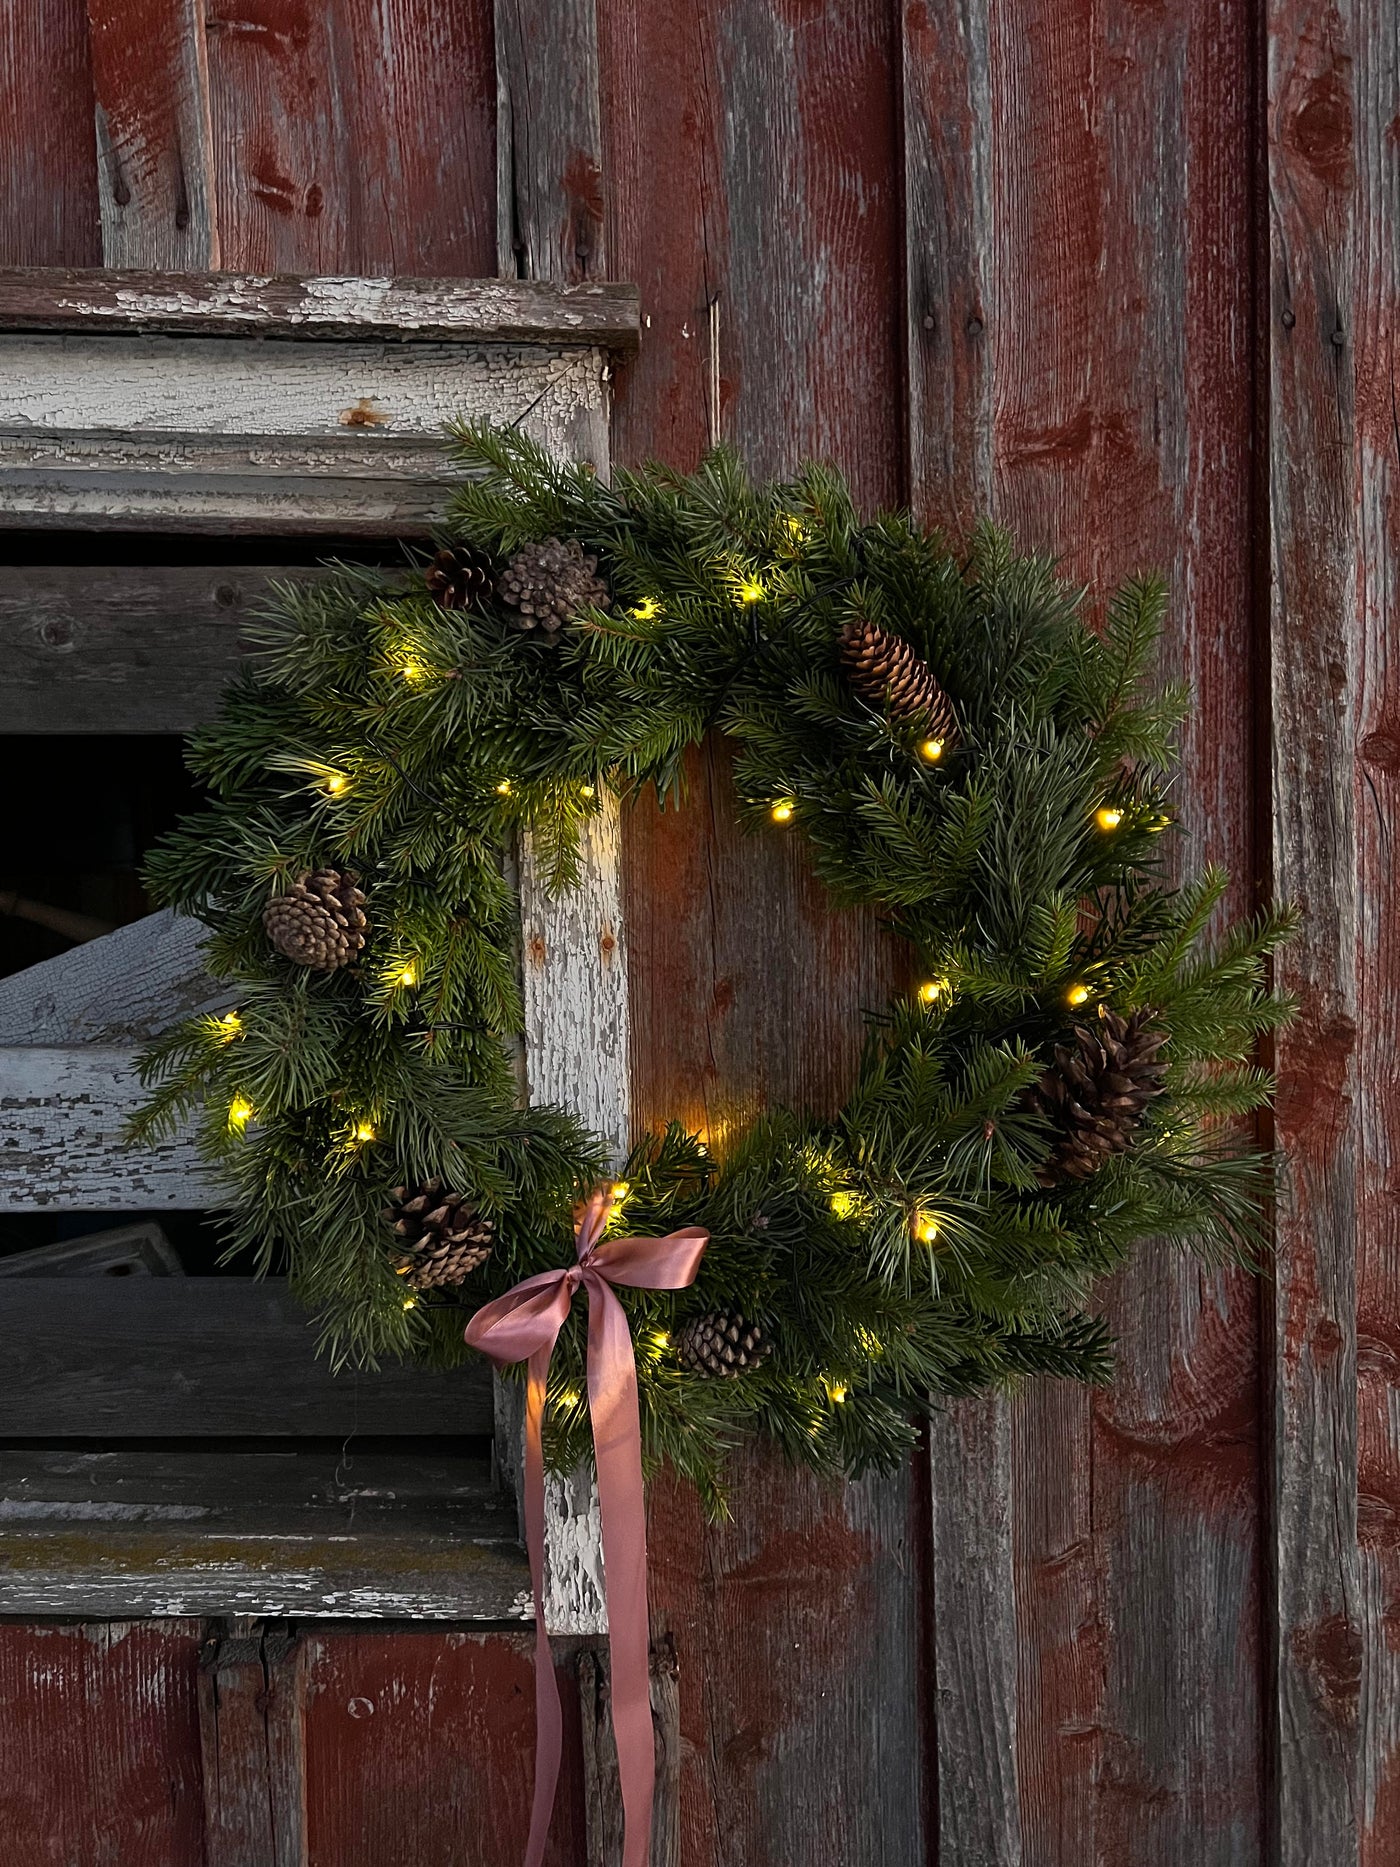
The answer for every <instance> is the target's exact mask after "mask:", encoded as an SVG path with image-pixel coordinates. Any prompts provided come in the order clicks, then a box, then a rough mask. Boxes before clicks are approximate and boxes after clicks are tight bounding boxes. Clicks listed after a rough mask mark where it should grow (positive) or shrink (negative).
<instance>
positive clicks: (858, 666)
mask: <svg viewBox="0 0 1400 1867" xmlns="http://www.w3.org/2000/svg"><path fill="white" fill-rule="evenodd" d="M841 662H842V666H843V667H844V668H845V670H846V679H847V680H848V681H849V682H850V683H851V686H852V687H854V688H855V690H856V692H857V693H858V694H859V695H860V696H861V698H862V699H863V700H868V701H869V702H870V704H871V706H873V707H883V708H884V710H885V711H886V713H888V714H889V716H890V718H891V719H892V720H894V721H895V722H896V723H897V724H899V725H902V726H914V725H917V726H918V727H919V729H920V730H921V731H923V732H926V733H927V734H928V735H929V737H930V738H931V739H941V740H942V741H943V743H944V745H945V746H951V745H954V744H956V742H957V737H958V722H957V718H956V716H955V715H954V713H953V703H952V702H951V701H950V700H949V698H948V696H947V694H945V693H944V691H943V689H942V688H941V687H940V686H939V684H938V681H937V679H936V677H935V676H934V673H933V670H932V669H931V668H930V667H929V665H928V663H927V662H925V661H921V660H920V659H919V657H918V656H917V655H916V654H915V653H914V651H913V649H912V648H911V647H910V646H909V644H908V643H907V642H906V641H905V640H904V639H903V638H902V637H901V636H898V635H891V634H890V632H889V630H888V629H882V628H881V627H880V625H879V623H878V622H871V621H870V619H869V618H868V617H866V616H854V617H852V619H851V620H850V621H849V622H848V623H847V624H846V626H845V628H844V629H843V630H842V631H841Z"/></svg>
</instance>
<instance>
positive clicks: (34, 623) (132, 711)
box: [0, 564, 317, 1041]
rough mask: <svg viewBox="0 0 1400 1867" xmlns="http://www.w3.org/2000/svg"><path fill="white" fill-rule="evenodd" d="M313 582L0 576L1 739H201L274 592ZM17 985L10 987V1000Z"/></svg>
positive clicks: (294, 570)
mask: <svg viewBox="0 0 1400 1867" xmlns="http://www.w3.org/2000/svg"><path fill="white" fill-rule="evenodd" d="M315 575H317V573H316V572H314V571H304V570H302V569H301V568H300V567H299V566H281V565H279V566H277V567H275V568H274V567H272V566H267V567H257V566H246V565H242V564H234V565H219V564H211V565H210V566H209V567H208V568H205V567H204V566H203V565H198V566H194V565H156V566H152V567H150V568H147V567H145V566H135V565H128V564H105V565H97V566H88V565H83V566H82V567H81V568H75V567H73V566H69V565H27V564H26V565H13V564H12V565H3V566H0V655H3V657H4V662H5V670H6V678H5V683H4V686H3V688H0V732H6V733H44V734H67V733H187V732H191V731H193V729H194V728H195V727H196V726H199V725H202V724H203V723H204V722H205V721H206V720H208V719H211V718H212V717H213V715H214V713H215V712H216V711H217V709H218V705H219V701H220V699H221V698H222V696H223V692H224V689H225V688H226V687H227V685H228V683H229V681H230V680H231V678H232V677H233V675H234V673H235V672H236V671H237V669H238V667H239V666H240V664H241V662H242V661H243V658H244V654H245V651H246V644H245V642H244V640H243V627H244V624H245V623H246V622H247V621H248V619H249V618H250V617H251V616H252V615H254V614H255V613H256V611H257V609H258V608H259V606H261V605H262V604H263V603H265V602H266V601H267V599H268V596H269V585H270V584H272V583H277V582H290V581H293V580H296V581H303V580H305V579H306V578H307V577H309V576H311V577H314V576H315ZM9 985H10V981H9V980H4V981H0V998H4V997H7V996H10V995H11V994H10V993H7V992H6V987H7V986H9ZM0 1028H3V1016H2V1015H0ZM39 1041H42V1040H39Z"/></svg>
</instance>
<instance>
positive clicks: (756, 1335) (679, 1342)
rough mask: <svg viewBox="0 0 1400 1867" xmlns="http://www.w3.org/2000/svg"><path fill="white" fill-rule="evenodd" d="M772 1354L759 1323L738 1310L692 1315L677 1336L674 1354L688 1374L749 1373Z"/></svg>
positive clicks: (769, 1343)
mask: <svg viewBox="0 0 1400 1867" xmlns="http://www.w3.org/2000/svg"><path fill="white" fill-rule="evenodd" d="M772 1352H773V1344H772V1342H771V1341H769V1339H768V1337H767V1335H766V1334H765V1333H764V1331H763V1329H762V1327H761V1326H760V1324H758V1323H756V1322H750V1321H749V1320H748V1318H747V1317H746V1316H744V1315H741V1313H740V1312H739V1311H738V1310H727V1309H721V1310H711V1312H710V1313H709V1315H707V1316H695V1317H693V1318H692V1319H691V1320H690V1321H689V1322H688V1323H686V1324H685V1326H684V1328H682V1329H681V1330H680V1332H679V1334H678V1335H677V1336H676V1355H677V1358H678V1359H679V1361H680V1364H681V1366H682V1367H683V1368H685V1369H686V1370H687V1371H688V1372H689V1373H691V1374H703V1375H709V1376H711V1377H713V1376H720V1375H729V1374H748V1373H750V1372H751V1371H752V1370H753V1369H754V1368H761V1367H762V1366H763V1364H764V1362H765V1361H767V1359H768V1357H769V1355H771V1354H772Z"/></svg>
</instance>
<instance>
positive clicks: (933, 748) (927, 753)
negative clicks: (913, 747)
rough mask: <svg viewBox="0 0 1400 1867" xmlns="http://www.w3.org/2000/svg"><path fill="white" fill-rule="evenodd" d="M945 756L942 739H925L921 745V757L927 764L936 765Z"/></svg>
mask: <svg viewBox="0 0 1400 1867" xmlns="http://www.w3.org/2000/svg"><path fill="white" fill-rule="evenodd" d="M942 756H943V741H942V740H941V739H925V740H924V741H923V743H922V744H921V745H920V747H919V757H920V758H921V759H922V760H923V761H924V763H925V764H926V765H936V764H937V763H938V761H939V759H941V758H942Z"/></svg>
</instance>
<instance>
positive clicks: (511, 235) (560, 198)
mask: <svg viewBox="0 0 1400 1867" xmlns="http://www.w3.org/2000/svg"><path fill="white" fill-rule="evenodd" d="M496 76H497V116H496V177H497V179H496V188H497V234H496V244H497V265H498V269H499V271H500V274H501V276H502V278H521V279H558V280H562V281H564V282H567V283H577V282H578V281H580V280H583V279H605V278H607V276H608V269H607V261H606V257H605V248H604V216H603V136H602V126H601V121H600V115H601V104H600V98H599V70H598V22H597V14H596V10H595V6H594V0H496Z"/></svg>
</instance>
